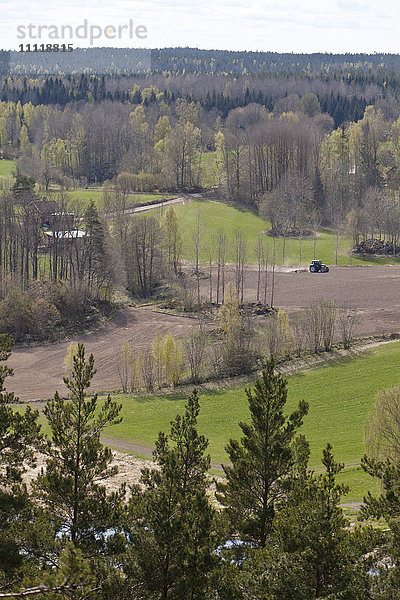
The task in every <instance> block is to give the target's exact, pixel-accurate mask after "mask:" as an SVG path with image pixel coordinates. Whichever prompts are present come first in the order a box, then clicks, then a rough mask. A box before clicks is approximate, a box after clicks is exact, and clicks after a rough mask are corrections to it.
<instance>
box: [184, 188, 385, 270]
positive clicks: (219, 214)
mask: <svg viewBox="0 0 400 600" xmlns="http://www.w3.org/2000/svg"><path fill="white" fill-rule="evenodd" d="M175 211H176V213H177V215H178V218H179V224H180V230H181V232H182V237H183V257H184V258H186V259H188V260H193V259H194V249H193V241H192V239H193V238H192V236H193V232H194V230H195V228H196V226H197V216H198V214H200V223H201V225H200V227H201V232H202V234H201V238H202V244H201V259H202V260H203V261H205V262H207V261H208V260H209V249H210V248H215V247H216V243H215V240H216V236H217V233H218V230H219V229H222V230H223V231H224V232H225V235H226V236H227V239H228V241H229V243H230V251H229V252H228V258H227V260H228V262H233V261H234V258H233V255H234V251H233V247H234V246H233V244H234V239H235V232H236V230H239V231H241V232H242V233H243V235H244V236H245V237H246V239H247V258H246V262H247V263H248V264H254V263H256V262H257V258H256V252H255V248H256V244H257V238H258V236H259V235H260V234H261V233H262V232H263V231H265V230H266V229H269V227H270V226H269V224H268V223H266V222H265V221H264V220H263V219H262V218H261V217H259V216H258V215H256V214H255V213H253V212H251V211H249V210H245V209H240V208H236V207H234V206H230V205H228V204H224V203H222V202H210V201H201V200H193V201H192V202H190V203H189V204H187V205H185V206H176V207H175ZM265 239H266V240H267V244H268V250H269V255H270V260H272V256H273V245H274V239H273V238H271V237H268V236H265ZM335 247H336V238H335V235H334V234H333V233H332V232H331V231H330V230H328V229H321V230H320V231H319V232H318V237H317V240H316V258H319V259H321V260H322V261H323V262H325V263H327V264H330V265H332V264H335V262H336V257H335ZM349 250H350V242H349V240H348V239H346V238H344V237H342V238H340V242H339V254H338V264H339V265H348V264H349V263H350V257H349ZM275 255H276V263H277V264H278V265H282V264H283V239H282V238H275ZM313 258H314V239H313V238H304V239H303V240H302V259H301V264H302V265H307V264H309V262H310V261H311V260H312V259H313ZM390 262H391V259H390V258H375V259H374V258H369V259H368V260H363V259H360V258H356V257H353V264H355V265H356V264H386V263H390ZM284 264H285V265H288V266H298V265H299V264H300V242H299V240H298V239H286V243H285V263H284Z"/></svg>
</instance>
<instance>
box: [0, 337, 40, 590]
mask: <svg viewBox="0 0 400 600" xmlns="http://www.w3.org/2000/svg"><path fill="white" fill-rule="evenodd" d="M12 345H13V339H12V338H11V336H9V335H5V334H2V335H0V361H2V362H4V361H6V360H7V359H8V358H9V356H10V354H11V348H12ZM11 375H13V370H12V369H10V368H9V367H8V366H7V365H1V366H0V582H1V579H2V574H3V573H4V576H5V578H6V580H8V579H10V577H11V574H12V573H13V572H14V570H15V569H18V568H20V567H21V565H22V562H23V558H24V554H25V555H26V553H22V552H21V548H20V545H22V544H23V542H22V536H21V535H20V528H21V527H22V528H24V526H25V525H24V522H25V521H26V519H29V518H30V512H31V505H30V500H29V496H28V493H27V489H26V486H25V485H24V484H23V482H22V475H23V472H24V470H25V468H26V466H35V448H37V447H38V446H39V445H40V443H41V435H40V425H38V423H37V419H38V416H39V413H38V412H37V411H32V410H31V409H30V408H29V407H28V408H27V409H26V410H25V412H24V413H22V412H17V411H16V410H14V409H13V407H12V406H10V403H13V402H18V398H15V397H14V394H13V393H10V392H7V391H6V389H5V380H6V378H7V377H8V376H11Z"/></svg>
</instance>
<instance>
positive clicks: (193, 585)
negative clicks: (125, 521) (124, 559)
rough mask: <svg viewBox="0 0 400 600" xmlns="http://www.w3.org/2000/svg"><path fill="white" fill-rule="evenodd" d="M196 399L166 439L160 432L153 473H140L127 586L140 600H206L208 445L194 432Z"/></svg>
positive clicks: (210, 544)
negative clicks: (141, 592)
mask: <svg viewBox="0 0 400 600" xmlns="http://www.w3.org/2000/svg"><path fill="white" fill-rule="evenodd" d="M198 414H199V400H198V396H197V392H196V391H194V392H193V393H192V394H191V396H190V397H189V399H188V402H187V404H186V408H185V414H184V415H183V416H179V415H178V416H177V417H176V418H175V420H174V421H172V422H171V430H170V433H169V434H168V435H165V434H164V433H160V434H159V437H158V440H157V442H156V449H155V451H154V458H155V461H156V463H157V467H158V468H157V469H151V470H150V469H144V470H143V471H142V479H141V483H142V485H144V486H145V491H144V493H143V494H141V493H140V492H139V491H137V495H136V497H134V500H133V502H132V507H133V514H134V520H133V525H132V527H131V531H130V535H131V539H132V541H133V544H132V546H131V564H130V565H129V566H128V571H130V577H131V583H132V585H134V586H136V585H137V584H138V583H139V585H140V586H141V587H142V588H143V590H145V593H144V595H143V597H146V598H163V599H167V598H168V599H169V600H180V599H182V598H187V599H192V600H195V599H197V600H200V599H204V600H205V599H206V598H208V597H209V596H208V595H207V586H208V575H209V573H210V571H211V570H212V569H213V567H214V565H215V563H216V561H217V557H216V555H215V552H214V550H215V544H216V542H215V535H213V527H214V520H215V511H214V509H213V508H212V507H211V506H210V504H209V501H208V497H207V476H206V473H207V470H208V468H209V466H210V457H209V456H207V455H205V452H206V449H207V446H208V441H207V440H206V439H205V437H204V436H202V435H199V434H198V432H197V417H198Z"/></svg>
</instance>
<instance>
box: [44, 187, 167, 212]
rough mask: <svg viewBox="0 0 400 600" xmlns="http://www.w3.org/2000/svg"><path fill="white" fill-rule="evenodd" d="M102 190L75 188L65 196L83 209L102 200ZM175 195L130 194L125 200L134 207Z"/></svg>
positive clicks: (52, 192) (54, 191) (55, 192)
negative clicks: (91, 201)
mask: <svg viewBox="0 0 400 600" xmlns="http://www.w3.org/2000/svg"><path fill="white" fill-rule="evenodd" d="M102 193H103V192H102V189H101V187H99V188H89V189H88V188H76V189H74V190H68V191H67V192H66V194H67V196H68V197H69V198H70V199H71V201H72V202H74V203H75V202H78V203H79V204H80V205H81V206H82V207H85V206H87V205H88V204H89V202H90V200H94V202H95V203H96V204H97V203H98V202H99V200H100V201H101V198H102ZM52 194H54V195H56V194H57V191H56V190H53V191H52V190H50V192H48V196H49V197H51V195H52ZM176 196H177V194H161V193H158V192H157V193H156V192H155V193H152V194H150V193H149V194H141V193H139V192H138V193H137V194H130V195H129V196H128V200H127V206H128V207H129V206H134V205H135V204H137V203H139V202H151V201H152V200H154V199H160V200H162V199H165V198H176Z"/></svg>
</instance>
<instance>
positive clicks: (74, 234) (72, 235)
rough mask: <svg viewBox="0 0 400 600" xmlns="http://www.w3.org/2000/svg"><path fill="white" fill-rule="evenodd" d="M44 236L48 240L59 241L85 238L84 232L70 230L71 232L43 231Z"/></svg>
mask: <svg viewBox="0 0 400 600" xmlns="http://www.w3.org/2000/svg"><path fill="white" fill-rule="evenodd" d="M44 234H45V235H47V236H48V237H50V238H53V239H55V238H57V239H59V240H75V239H77V238H83V237H86V231H83V230H82V229H72V230H71V231H44Z"/></svg>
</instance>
